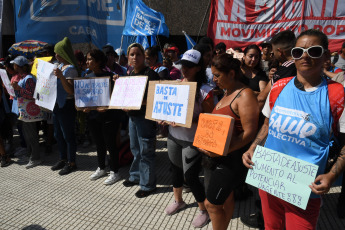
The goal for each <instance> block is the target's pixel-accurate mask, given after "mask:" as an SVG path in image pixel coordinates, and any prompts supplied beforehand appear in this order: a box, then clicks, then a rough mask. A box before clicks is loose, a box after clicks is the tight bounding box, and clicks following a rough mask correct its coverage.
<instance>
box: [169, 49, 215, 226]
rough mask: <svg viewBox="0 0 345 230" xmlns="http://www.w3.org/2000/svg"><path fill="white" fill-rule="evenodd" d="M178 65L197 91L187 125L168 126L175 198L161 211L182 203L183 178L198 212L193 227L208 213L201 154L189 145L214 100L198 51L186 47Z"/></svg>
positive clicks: (205, 219)
mask: <svg viewBox="0 0 345 230" xmlns="http://www.w3.org/2000/svg"><path fill="white" fill-rule="evenodd" d="M179 63H180V64H182V74H183V81H186V82H197V90H196V92H197V93H196V97H195V104H194V112H193V123H192V127H191V128H185V127H177V126H174V125H170V126H169V137H168V154H169V159H170V161H171V166H172V175H173V176H172V180H173V191H174V198H175V201H174V202H173V203H172V204H170V205H169V206H168V207H167V208H166V210H165V212H166V213H167V214H168V215H173V214H175V213H176V212H178V211H179V210H181V209H183V208H184V207H185V206H186V203H185V202H184V201H183V199H182V185H183V182H184V180H186V182H187V184H188V185H189V186H190V188H191V190H192V193H193V195H194V197H195V199H196V201H197V202H198V206H199V210H200V213H199V215H197V216H196V217H195V219H194V220H193V222H192V225H193V226H194V227H200V228H201V227H203V226H204V225H205V224H207V223H208V221H209V215H208V213H207V211H206V208H205V206H204V201H205V189H204V186H203V185H202V183H201V182H200V180H199V171H200V168H201V154H200V153H199V151H198V149H197V148H196V147H194V146H193V140H194V135H195V131H196V127H197V121H198V117H199V114H200V113H201V112H206V113H208V112H211V111H212V109H213V107H214V103H213V95H212V88H211V87H210V86H208V85H207V84H206V83H207V76H206V71H205V67H204V65H203V58H202V54H201V52H199V51H198V50H194V49H192V50H188V51H186V52H185V53H184V54H183V57H182V59H181V60H180V61H179Z"/></svg>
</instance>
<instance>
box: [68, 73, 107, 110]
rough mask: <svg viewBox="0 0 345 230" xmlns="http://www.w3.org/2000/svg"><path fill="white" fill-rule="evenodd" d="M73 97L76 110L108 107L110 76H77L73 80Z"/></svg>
mask: <svg viewBox="0 0 345 230" xmlns="http://www.w3.org/2000/svg"><path fill="white" fill-rule="evenodd" d="M74 99H75V106H76V108H77V110H82V109H84V108H91V109H97V108H100V107H108V106H109V101H110V77H92V78H78V79H76V80H74Z"/></svg>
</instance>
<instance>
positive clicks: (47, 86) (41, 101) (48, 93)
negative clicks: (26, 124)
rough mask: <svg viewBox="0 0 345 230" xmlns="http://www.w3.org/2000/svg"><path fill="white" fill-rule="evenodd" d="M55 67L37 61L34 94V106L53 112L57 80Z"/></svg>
mask: <svg viewBox="0 0 345 230" xmlns="http://www.w3.org/2000/svg"><path fill="white" fill-rule="evenodd" d="M54 68H55V66H54V65H53V64H51V63H49V62H46V61H42V60H40V59H38V60H37V81H36V87H35V92H34V96H33V97H34V98H35V103H36V105H38V106H40V107H42V108H45V109H48V110H50V111H53V109H54V106H55V102H56V97H57V78H56V76H55V75H54Z"/></svg>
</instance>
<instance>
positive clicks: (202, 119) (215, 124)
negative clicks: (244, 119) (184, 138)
mask: <svg viewBox="0 0 345 230" xmlns="http://www.w3.org/2000/svg"><path fill="white" fill-rule="evenodd" d="M234 124H235V119H234V118H232V117H231V116H227V115H221V114H209V113H201V114H200V116H199V121H198V128H197V129H196V133H195V137H194V142H193V145H194V146H196V147H199V148H202V149H205V150H207V151H210V152H213V153H216V154H218V155H222V156H225V155H227V153H228V151H229V146H230V141H231V136H232V131H233V128H234Z"/></svg>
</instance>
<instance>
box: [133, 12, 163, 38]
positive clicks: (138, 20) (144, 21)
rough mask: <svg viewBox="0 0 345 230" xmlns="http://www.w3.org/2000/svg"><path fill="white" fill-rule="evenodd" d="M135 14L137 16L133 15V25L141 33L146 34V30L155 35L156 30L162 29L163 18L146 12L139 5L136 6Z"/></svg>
mask: <svg viewBox="0 0 345 230" xmlns="http://www.w3.org/2000/svg"><path fill="white" fill-rule="evenodd" d="M134 15H135V17H133V20H132V23H131V27H132V28H133V29H134V30H136V31H137V32H138V33H139V34H142V35H145V34H146V33H144V32H143V30H144V31H147V33H149V34H150V35H153V34H154V33H155V32H156V31H157V32H158V31H159V30H160V27H161V20H160V19H159V18H156V17H153V16H152V15H148V14H145V13H144V12H143V11H142V10H140V8H139V7H138V6H137V7H136V8H135V14H134Z"/></svg>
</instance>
